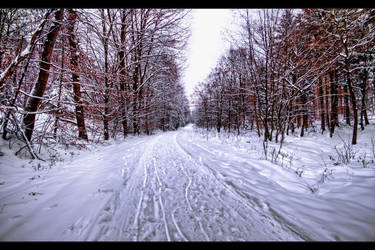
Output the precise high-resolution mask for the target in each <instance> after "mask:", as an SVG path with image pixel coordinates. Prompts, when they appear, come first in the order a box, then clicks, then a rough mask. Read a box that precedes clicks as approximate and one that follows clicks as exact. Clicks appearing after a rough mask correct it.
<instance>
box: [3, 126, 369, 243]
mask: <svg viewBox="0 0 375 250" xmlns="http://www.w3.org/2000/svg"><path fill="white" fill-rule="evenodd" d="M372 123H373V122H372ZM350 134H351V129H350V128H349V127H341V128H337V131H336V132H335V135H334V137H333V138H329V135H328V133H327V132H326V133H325V134H324V135H321V134H320V133H318V132H310V133H307V135H306V136H305V137H303V138H300V137H299V136H297V135H295V136H294V135H290V136H288V137H286V141H285V143H284V145H283V147H282V151H281V154H279V155H278V156H277V157H276V155H275V154H274V155H272V154H271V153H270V154H269V156H268V160H266V159H265V157H264V151H263V145H262V140H261V138H258V137H257V136H256V135H255V134H251V133H250V134H246V135H242V136H235V135H230V134H228V133H224V134H221V135H217V134H216V133H213V132H211V133H207V132H204V131H203V130H197V129H194V127H193V125H188V126H186V127H184V128H181V129H179V130H177V131H172V132H165V133H161V132H160V133H156V134H155V135H152V136H138V137H128V138H126V139H119V140H113V141H111V143H109V144H108V145H105V146H103V145H90V146H89V147H88V148H87V149H85V150H73V151H69V152H68V151H66V152H65V154H66V156H65V158H64V160H63V161H58V162H57V163H56V164H55V165H53V166H52V167H47V166H43V164H46V163H40V164H41V165H40V169H39V170H36V169H37V167H36V166H37V164H38V163H39V162H38V161H30V160H22V159H19V158H17V157H16V156H14V152H13V151H11V150H9V148H8V142H5V141H1V144H0V151H2V152H3V153H4V155H3V156H0V240H2V241H29V240H37V241H39V240H41V241H45V240H46V241H56V240H57V241H65V240H69V241H76V240H78V241H280V240H282V241H305V240H307V241H310V240H313V241H335V240H343V241H347V240H349V241H352V240H353V241H357V240H359V241H361V240H365V241H367V240H375V195H374V194H375V164H374V155H373V154H374V145H373V144H372V143H371V139H372V138H375V126H374V125H369V126H367V127H366V129H365V130H364V131H359V137H358V142H359V143H358V145H355V146H354V147H353V148H350V149H347V150H346V151H350V152H351V153H352V157H351V158H350V159H349V162H346V163H345V162H344V159H343V158H340V157H339V153H337V152H340V151H341V152H346V151H345V150H344V148H343V146H344V143H343V142H344V141H348V140H350ZM341 138H342V139H343V140H344V141H342V139H341ZM374 142H375V139H374ZM336 145H337V150H335V148H334V147H335V146H336ZM273 148H277V145H276V144H273V143H270V145H269V148H268V151H269V152H275V151H272V150H273ZM62 152H63V151H62ZM270 159H271V160H270Z"/></svg>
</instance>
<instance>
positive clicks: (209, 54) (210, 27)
mask: <svg viewBox="0 0 375 250" xmlns="http://www.w3.org/2000/svg"><path fill="white" fill-rule="evenodd" d="M192 15H193V20H192V26H191V29H192V30H191V32H192V33H191V37H190V41H189V45H188V61H187V63H188V66H187V69H186V71H185V72H184V75H183V79H182V81H183V83H184V84H185V90H186V94H187V96H188V98H189V100H190V99H191V98H190V96H191V94H192V93H193V89H194V86H195V85H197V83H199V82H202V81H204V79H205V78H206V77H207V76H208V74H209V73H210V71H211V69H212V68H213V67H215V65H216V63H217V61H218V60H219V58H220V56H221V55H222V54H224V53H225V50H226V49H227V48H228V45H227V42H225V39H224V37H223V31H224V30H225V27H227V26H228V25H229V24H230V22H231V16H232V14H231V11H230V10H229V9H193V10H192Z"/></svg>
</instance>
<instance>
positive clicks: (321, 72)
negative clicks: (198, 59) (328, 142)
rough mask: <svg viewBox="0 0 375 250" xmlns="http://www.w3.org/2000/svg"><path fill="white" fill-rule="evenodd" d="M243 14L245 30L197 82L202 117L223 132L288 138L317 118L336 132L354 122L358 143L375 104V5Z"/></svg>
mask: <svg viewBox="0 0 375 250" xmlns="http://www.w3.org/2000/svg"><path fill="white" fill-rule="evenodd" d="M236 14H237V17H238V20H240V23H239V26H240V27H239V30H240V32H239V33H240V34H237V36H236V38H235V39H233V40H232V41H233V42H232V45H231V49H230V50H229V52H228V53H227V54H226V55H225V56H223V57H222V58H221V60H220V62H219V63H218V65H217V66H216V67H215V68H214V69H213V71H212V72H211V74H210V75H209V76H208V77H207V79H206V80H205V81H204V82H202V83H201V84H200V85H199V86H198V87H197V88H196V89H195V96H196V99H195V106H196V109H195V112H194V120H195V123H196V124H197V125H198V126H200V127H204V128H207V129H212V128H216V129H217V131H218V132H220V131H221V129H225V130H226V131H233V130H235V131H237V132H238V133H240V131H241V129H252V130H256V131H257V133H258V135H259V136H260V137H261V136H263V138H264V141H272V140H275V141H276V142H281V143H282V142H283V140H284V137H285V135H288V134H289V133H290V132H291V133H295V131H296V129H299V130H298V132H299V133H300V136H304V133H305V131H306V129H307V128H308V127H309V126H312V124H313V123H314V122H316V121H320V131H321V132H322V133H323V132H324V131H329V134H330V136H331V137H332V136H333V134H334V131H335V128H336V127H339V126H342V125H345V124H347V125H350V126H352V127H353V133H352V144H356V143H357V130H358V128H360V129H362V130H363V129H365V126H366V125H368V124H369V115H373V114H374V107H375V106H374V104H375V78H374V72H375V60H374V59H375V45H374V44H375V43H374V42H375V40H374V39H375V31H374V28H375V26H374V25H375V10H373V9H303V10H290V9H284V10H282V9H277V10H274V9H265V10H259V11H257V12H255V13H254V11H253V10H252V11H249V10H237V13H236ZM238 37H239V38H238ZM318 124H319V123H318Z"/></svg>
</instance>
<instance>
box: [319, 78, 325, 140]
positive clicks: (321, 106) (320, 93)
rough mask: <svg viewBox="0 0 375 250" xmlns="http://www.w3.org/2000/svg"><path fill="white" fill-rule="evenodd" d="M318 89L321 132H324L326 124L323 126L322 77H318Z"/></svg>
mask: <svg viewBox="0 0 375 250" xmlns="http://www.w3.org/2000/svg"><path fill="white" fill-rule="evenodd" d="M318 91H319V104H320V106H319V107H320V122H321V129H322V134H323V133H324V131H325V130H326V126H325V122H326V121H325V113H324V96H323V82H322V79H321V78H319V87H318Z"/></svg>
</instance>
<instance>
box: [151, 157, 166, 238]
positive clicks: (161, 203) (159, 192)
mask: <svg viewBox="0 0 375 250" xmlns="http://www.w3.org/2000/svg"><path fill="white" fill-rule="evenodd" d="M152 163H153V166H154V171H155V176H156V179H157V180H158V184H159V189H158V194H157V195H158V198H159V204H160V207H161V212H162V215H163V222H164V228H165V233H166V235H167V239H168V241H171V236H170V235H169V230H168V223H167V219H166V216H165V209H164V205H163V201H162V198H161V192H162V190H161V188H162V186H163V184H162V183H161V181H160V177H159V174H158V171H157V169H156V160H155V158H153V159H152Z"/></svg>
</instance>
